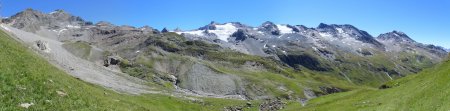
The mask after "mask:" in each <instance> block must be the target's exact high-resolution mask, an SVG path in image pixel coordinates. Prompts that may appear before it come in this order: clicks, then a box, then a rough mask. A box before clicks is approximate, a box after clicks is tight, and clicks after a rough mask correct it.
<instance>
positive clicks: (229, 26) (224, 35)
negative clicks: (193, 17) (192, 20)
mask: <svg viewBox="0 0 450 111" xmlns="http://www.w3.org/2000/svg"><path fill="white" fill-rule="evenodd" d="M210 25H213V26H214V28H213V29H208V28H201V29H199V30H192V31H175V33H178V34H183V33H185V34H192V35H198V36H204V35H205V32H208V33H213V34H215V35H216V36H217V38H218V39H220V40H223V41H227V42H228V38H229V37H230V36H231V35H232V34H233V33H234V32H236V31H237V30H238V28H237V27H236V26H234V24H233V23H225V24H218V23H214V24H210ZM206 30H207V31H206Z"/></svg>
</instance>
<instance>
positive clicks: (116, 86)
mask: <svg viewBox="0 0 450 111" xmlns="http://www.w3.org/2000/svg"><path fill="white" fill-rule="evenodd" d="M1 27H2V29H3V30H5V31H8V32H10V33H12V34H13V35H15V37H16V38H17V39H19V40H21V42H23V43H25V44H27V45H29V46H33V47H37V46H36V43H35V41H38V40H41V41H45V42H48V48H50V50H48V51H45V52H44V51H39V52H38V53H39V54H40V55H42V56H44V57H45V58H47V60H48V61H49V62H50V63H52V64H54V65H55V66H57V67H59V68H61V69H63V70H65V71H66V72H68V74H70V75H72V76H74V77H76V78H79V79H81V80H84V81H86V82H89V83H93V84H97V85H100V86H103V87H106V88H109V89H112V90H114V91H118V92H124V93H130V94H141V93H157V92H155V91H151V88H149V87H148V86H146V85H144V84H145V82H144V81H142V80H140V79H137V78H133V77H131V76H128V75H127V74H124V73H121V72H116V71H112V70H109V69H107V68H104V67H102V66H98V65H96V64H94V63H92V62H89V61H87V60H84V59H81V58H78V57H76V56H74V55H73V54H71V53H70V52H68V51H67V50H66V49H64V48H63V47H62V44H63V43H62V42H59V41H57V40H52V39H49V38H45V37H41V36H39V35H36V34H33V33H29V32H25V31H22V30H20V29H16V28H13V27H10V26H7V25H4V24H2V25H1Z"/></svg>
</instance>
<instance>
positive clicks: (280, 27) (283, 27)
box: [277, 25, 292, 34]
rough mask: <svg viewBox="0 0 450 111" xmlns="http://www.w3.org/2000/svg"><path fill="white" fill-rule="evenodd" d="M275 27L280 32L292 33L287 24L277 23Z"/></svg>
mask: <svg viewBox="0 0 450 111" xmlns="http://www.w3.org/2000/svg"><path fill="white" fill-rule="evenodd" d="M277 27H278V30H280V33H281V34H287V33H292V28H289V27H287V25H277Z"/></svg>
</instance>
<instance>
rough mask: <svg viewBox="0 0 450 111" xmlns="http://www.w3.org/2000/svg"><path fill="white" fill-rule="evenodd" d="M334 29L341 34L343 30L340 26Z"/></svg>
mask: <svg viewBox="0 0 450 111" xmlns="http://www.w3.org/2000/svg"><path fill="white" fill-rule="evenodd" d="M336 30H337V31H338V32H339V33H341V34H342V33H344V30H342V28H336Z"/></svg>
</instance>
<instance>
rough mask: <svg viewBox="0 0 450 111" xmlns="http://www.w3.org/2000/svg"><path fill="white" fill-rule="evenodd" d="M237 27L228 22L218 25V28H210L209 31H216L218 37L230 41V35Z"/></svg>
mask: <svg viewBox="0 0 450 111" xmlns="http://www.w3.org/2000/svg"><path fill="white" fill-rule="evenodd" d="M236 31H237V28H236V27H235V26H234V25H233V24H232V23H226V24H224V25H216V30H209V33H214V34H216V35H217V38H219V39H220V40H223V41H227V42H228V37H230V36H231V35H232V34H233V33H234V32H236Z"/></svg>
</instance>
